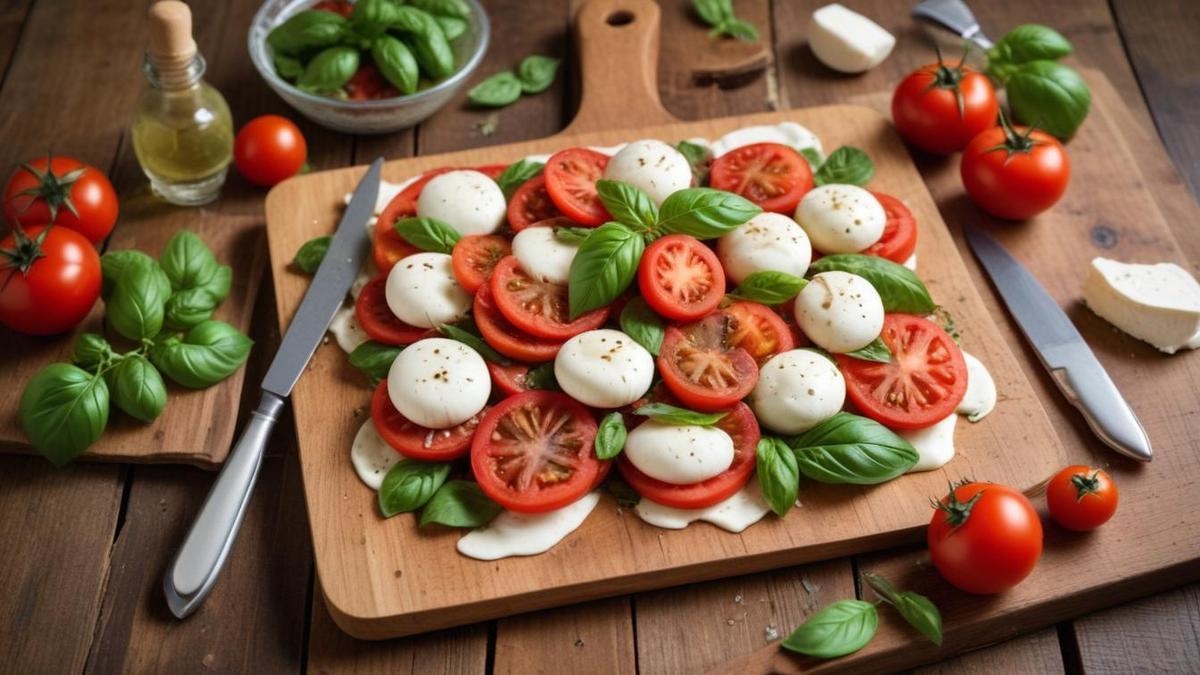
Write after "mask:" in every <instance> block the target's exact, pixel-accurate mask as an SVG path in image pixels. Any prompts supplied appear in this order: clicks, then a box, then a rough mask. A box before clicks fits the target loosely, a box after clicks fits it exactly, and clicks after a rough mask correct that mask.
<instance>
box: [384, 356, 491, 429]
mask: <svg viewBox="0 0 1200 675" xmlns="http://www.w3.org/2000/svg"><path fill="white" fill-rule="evenodd" d="M387 386H388V396H389V397H390V398H391V399H392V405H394V406H396V410H398V411H400V414H401V415H404V416H405V417H406V418H408V419H409V420H410V421H412V422H414V423H416V424H419V425H421V426H423V427H428V428H430V429H449V428H450V427H453V426H455V425H458V424H462V423H463V422H466V421H467V420H469V419H471V418H472V417H474V416H475V415H476V414H477V413H478V412H479V411H480V410H483V406H484V405H486V404H487V400H488V396H489V395H490V394H491V393H492V378H491V377H490V376H489V375H488V369H487V364H485V363H484V362H483V357H482V356H480V355H479V353H478V352H476V351H475V350H474V349H471V348H470V347H468V346H466V345H465V344H463V343H461V342H458V341H456V340H447V339H445V338H426V339H424V340H418V341H417V342H414V343H413V344H411V345H409V346H408V347H407V348H406V349H405V350H404V351H402V352H400V355H399V356H397V357H396V360H395V361H393V362H392V367H391V369H390V370H389V371H388V385H387Z"/></svg>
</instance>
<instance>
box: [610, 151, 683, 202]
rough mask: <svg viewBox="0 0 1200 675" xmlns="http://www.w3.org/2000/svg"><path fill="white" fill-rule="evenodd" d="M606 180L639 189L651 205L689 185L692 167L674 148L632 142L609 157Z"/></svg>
mask: <svg viewBox="0 0 1200 675" xmlns="http://www.w3.org/2000/svg"><path fill="white" fill-rule="evenodd" d="M604 177H605V178H607V179H608V180H616V181H621V182H622V183H629V184H630V185H632V186H634V187H636V188H639V189H640V190H641V191H642V192H645V193H646V194H647V195H649V197H650V199H651V200H653V201H654V203H655V204H662V202H663V200H664V199H666V198H667V196H668V195H670V194H671V193H672V192H675V191H677V190H682V189H684V188H686V187H689V186H690V185H691V184H692V167H691V165H690V164H688V161H687V158H686V157H684V156H683V155H682V154H681V153H680V152H679V151H678V150H676V149H675V148H673V147H671V146H669V145H667V144H666V143H663V142H662V141H656V140H653V139H647V140H641V141H634V142H632V143H630V144H629V145H626V146H625V147H624V148H622V149H621V151H620V152H618V153H617V154H615V155H613V156H612V159H610V160H609V162H608V167H607V168H605V169H604Z"/></svg>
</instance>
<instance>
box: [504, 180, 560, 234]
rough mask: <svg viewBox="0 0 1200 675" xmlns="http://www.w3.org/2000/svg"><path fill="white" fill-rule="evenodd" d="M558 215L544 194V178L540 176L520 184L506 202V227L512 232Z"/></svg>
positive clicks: (555, 207)
mask: <svg viewBox="0 0 1200 675" xmlns="http://www.w3.org/2000/svg"><path fill="white" fill-rule="evenodd" d="M559 215H562V214H561V212H560V211H559V210H558V207H557V206H555V205H554V202H553V201H551V200H550V195H549V194H547V193H546V177H545V176H544V175H542V174H538V175H537V176H534V177H533V178H530V179H529V180H527V181H525V182H524V183H521V187H519V188H517V191H516V192H514V193H513V196H512V199H511V200H509V202H508V225H509V227H511V228H512V231H513V232H520V231H521V230H523V229H525V228H527V227H529V226H530V225H533V224H534V223H536V222H538V221H542V220H546V219H547V218H554V217H556V216H559Z"/></svg>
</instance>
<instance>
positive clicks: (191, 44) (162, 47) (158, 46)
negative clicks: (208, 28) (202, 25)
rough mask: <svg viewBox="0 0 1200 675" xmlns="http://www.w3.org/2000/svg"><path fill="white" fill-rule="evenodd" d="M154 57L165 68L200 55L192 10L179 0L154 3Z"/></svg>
mask: <svg viewBox="0 0 1200 675" xmlns="http://www.w3.org/2000/svg"><path fill="white" fill-rule="evenodd" d="M149 52H150V58H151V59H153V60H154V63H155V65H157V66H158V67H159V68H161V69H164V70H170V69H175V68H180V67H184V66H186V65H187V64H188V63H190V62H191V60H192V58H193V57H195V56H196V41H195V40H193V39H192V10H191V9H190V8H188V6H187V5H185V4H184V3H182V2H180V1H179V0H160V2H156V3H154V4H153V5H151V6H150V49H149Z"/></svg>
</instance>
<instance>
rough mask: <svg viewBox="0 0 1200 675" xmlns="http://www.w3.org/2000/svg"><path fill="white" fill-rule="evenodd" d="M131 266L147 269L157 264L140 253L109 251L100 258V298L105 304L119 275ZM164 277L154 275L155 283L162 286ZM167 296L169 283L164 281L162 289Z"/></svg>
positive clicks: (169, 291)
mask: <svg viewBox="0 0 1200 675" xmlns="http://www.w3.org/2000/svg"><path fill="white" fill-rule="evenodd" d="M131 264H136V265H142V266H145V267H147V268H149V267H151V266H155V265H158V263H157V262H156V261H155V260H154V258H151V257H150V256H148V255H146V254H145V253H142V252H141V251H133V250H128V251H109V252H108V253H105V254H104V255H102V256H100V276H101V280H102V285H101V289H100V297H102V298H104V300H105V301H106V302H107V301H108V299H109V298H110V297H112V292H113V289H115V288H116V287H117V280H118V279H120V278H121V273H122V272H124V271H125V268H126V267H128V266H130V265H131ZM166 279H167V278H166V276H165V275H164V276H161V277H160V276H158V275H155V283H157V284H159V285H162V283H163V281H164V280H166ZM162 290H163V291H164V292H165V293H166V294H167V295H170V294H171V282H170V281H169V280H167V281H166V287H165V288H163V289H162Z"/></svg>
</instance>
